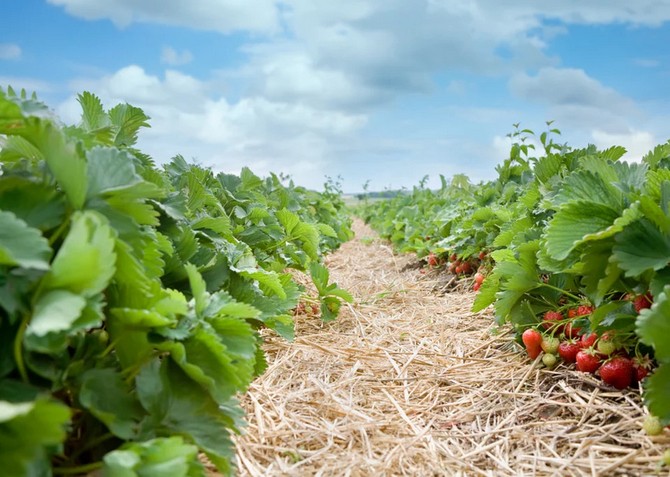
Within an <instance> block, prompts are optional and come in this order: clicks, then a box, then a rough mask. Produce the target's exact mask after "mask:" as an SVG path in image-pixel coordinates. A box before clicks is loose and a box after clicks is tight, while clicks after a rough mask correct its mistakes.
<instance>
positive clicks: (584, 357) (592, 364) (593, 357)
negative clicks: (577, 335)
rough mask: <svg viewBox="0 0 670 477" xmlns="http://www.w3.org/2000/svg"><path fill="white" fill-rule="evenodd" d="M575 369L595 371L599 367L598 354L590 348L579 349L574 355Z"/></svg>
mask: <svg viewBox="0 0 670 477" xmlns="http://www.w3.org/2000/svg"><path fill="white" fill-rule="evenodd" d="M576 363H577V370H578V371H582V372H584V373H591V374H593V373H595V372H596V371H597V370H598V368H599V367H600V356H598V354H597V353H596V352H595V351H594V350H593V349H592V348H589V349H582V350H579V353H577V357H576Z"/></svg>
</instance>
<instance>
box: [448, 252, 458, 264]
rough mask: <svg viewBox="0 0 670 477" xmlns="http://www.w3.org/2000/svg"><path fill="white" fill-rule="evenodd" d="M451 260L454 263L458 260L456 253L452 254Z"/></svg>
mask: <svg viewBox="0 0 670 477" xmlns="http://www.w3.org/2000/svg"><path fill="white" fill-rule="evenodd" d="M449 259H450V260H451V261H452V262H455V261H456V260H458V255H456V254H455V253H452V254H451V257H449Z"/></svg>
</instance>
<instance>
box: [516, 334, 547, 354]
mask: <svg viewBox="0 0 670 477" xmlns="http://www.w3.org/2000/svg"><path fill="white" fill-rule="evenodd" d="M521 341H523V344H524V345H525V346H526V351H527V352H528V356H530V359H535V358H537V357H538V356H539V355H540V353H541V352H542V335H541V334H540V332H539V331H537V330H534V329H528V330H526V331H524V332H523V334H522V335H521Z"/></svg>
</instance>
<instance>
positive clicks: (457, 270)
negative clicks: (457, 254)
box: [454, 265, 463, 275]
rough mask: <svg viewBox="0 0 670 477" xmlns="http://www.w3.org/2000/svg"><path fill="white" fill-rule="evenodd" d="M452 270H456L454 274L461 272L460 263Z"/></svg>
mask: <svg viewBox="0 0 670 477" xmlns="http://www.w3.org/2000/svg"><path fill="white" fill-rule="evenodd" d="M454 270H455V271H456V275H460V274H461V273H463V267H461V266H460V265H456V268H455V269H454Z"/></svg>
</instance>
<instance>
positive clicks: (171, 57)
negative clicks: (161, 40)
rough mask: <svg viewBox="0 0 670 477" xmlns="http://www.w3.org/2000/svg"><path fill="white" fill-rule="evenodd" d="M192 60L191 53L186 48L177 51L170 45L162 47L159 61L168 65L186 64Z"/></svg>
mask: <svg viewBox="0 0 670 477" xmlns="http://www.w3.org/2000/svg"><path fill="white" fill-rule="evenodd" d="M191 61H193V54H192V53H191V52H190V51H188V50H181V51H177V50H175V49H174V48H172V47H170V46H166V47H163V50H162V51H161V62H162V63H165V64H167V65H170V66H182V65H187V64H189V63H190V62H191Z"/></svg>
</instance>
